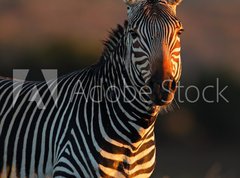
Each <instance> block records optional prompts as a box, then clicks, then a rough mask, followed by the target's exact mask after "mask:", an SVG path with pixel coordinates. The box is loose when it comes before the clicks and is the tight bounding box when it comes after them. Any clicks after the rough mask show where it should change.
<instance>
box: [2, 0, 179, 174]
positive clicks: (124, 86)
mask: <svg viewBox="0 0 240 178" xmlns="http://www.w3.org/2000/svg"><path fill="white" fill-rule="evenodd" d="M127 3H128V5H129V6H131V7H130V8H131V9H132V13H133V12H134V11H136V9H140V10H142V11H143V12H142V15H144V13H146V14H145V15H146V17H147V16H148V15H149V14H147V13H149V12H147V11H151V9H153V11H156V12H158V11H161V14H163V15H169V14H171V13H172V15H171V18H170V19H172V21H173V22H174V25H176V24H178V25H179V21H178V20H177V19H176V17H175V16H174V15H173V14H174V10H173V9H171V8H170V6H169V3H168V2H167V1H139V2H133V1H129V2H127ZM129 3H130V4H129ZM148 6H149V7H150V8H149V9H150V10H149V9H147V8H146V7H148ZM155 6H156V7H155ZM155 8H156V10H155ZM145 11H146V12H145ZM165 11H166V12H165ZM138 13H139V12H138ZM168 13H169V14H168ZM133 14H134V13H133ZM140 14H141V13H140ZM144 17H145V16H144ZM144 17H141V16H140V17H138V18H140V19H144ZM134 18H136V19H137V17H136V16H130V15H129V19H128V20H129V22H126V23H125V24H124V26H118V28H117V30H116V31H114V32H113V34H112V35H111V37H110V38H109V40H108V41H107V42H106V47H105V50H104V52H103V55H102V57H101V59H100V61H99V62H98V63H97V64H96V65H93V66H90V67H88V68H86V69H83V70H81V71H77V72H74V73H71V74H69V75H66V76H63V77H60V78H58V79H57V80H51V81H46V82H24V84H23V82H22V81H15V80H13V81H12V80H4V79H0V171H1V172H0V177H1V178H2V177H84V178H88V177H89V178H92V177H150V175H151V174H152V172H153V170H154V165H155V157H156V148H155V143H154V123H155V121H156V118H157V115H158V113H159V111H160V110H161V109H162V108H164V107H165V104H164V103H166V105H167V104H168V101H167V99H168V97H171V96H170V94H172V93H174V92H175V90H174V91H173V92H171V93H170V94H168V95H166V97H165V93H161V97H162V100H161V101H159V103H158V102H157V100H158V99H157V97H158V93H157V94H156V95H157V96H155V94H154V95H153V94H150V93H149V88H150V89H153V93H154V92H155V90H156V92H159V90H157V89H156V88H157V87H158V83H156V82H152V83H153V84H150V83H151V81H152V78H151V76H155V73H156V75H157V76H159V75H161V76H163V75H164V76H165V73H164V72H161V74H160V73H158V72H155V70H156V69H154V67H155V65H154V67H151V69H150V68H149V67H150V62H151V61H150V62H149V60H148V61H146V59H145V58H146V52H144V51H141V50H140V48H142V49H144V50H145V51H148V52H149V53H153V52H152V51H150V50H151V49H150V48H149V49H147V48H144V47H143V46H144V45H147V44H146V41H143V42H142V47H141V43H140V40H139V41H138V40H137V39H135V34H133V33H136V32H133V28H134V30H135V29H136V28H135V27H133V26H134V22H136V24H137V23H138V25H139V26H141V24H139V23H140V20H139V19H138V20H136V19H135V20H134ZM158 18H160V16H159V17H158ZM173 19H174V20H175V21H174V20H173ZM146 21H147V20H146ZM147 22H148V23H149V21H147ZM150 23H153V22H150ZM155 23H156V22H155ZM158 25H160V24H158ZM169 26H170V25H169ZM158 28H159V27H158ZM168 28H170V27H168ZM172 28H176V27H175V26H174V27H172ZM160 29H161V28H160ZM142 30H143V29H142ZM143 31H144V30H143ZM149 32H151V31H149ZM138 33H139V34H140V32H138ZM139 34H138V35H139ZM138 35H136V36H138ZM147 35H148V34H147ZM154 35H156V36H158V35H159V34H153V35H152V36H151V38H152V37H153V36H154ZM139 36H140V35H139ZM160 36H161V35H160ZM136 38H137V37H136ZM156 38H157V37H156ZM156 38H154V39H152V41H153V43H154V44H151V45H152V46H155V47H156V46H157V45H160V46H163V42H162V41H161V40H160V43H158V41H159V40H158V39H156ZM168 38H169V37H168ZM178 40H179V38H178V37H177V36H176V37H171V40H169V41H166V42H165V41H164V44H169V45H171V46H172V47H171V48H172V49H171V52H172V53H173V54H172V56H175V58H180V55H179V54H178V53H179V51H178V48H180V46H179V41H178ZM147 41H149V39H148V40H147ZM148 45H150V44H148ZM143 54H145V55H143ZM155 55H157V54H155ZM161 56H163V55H161ZM176 56H177V57H176ZM178 56H179V57H178ZM144 57H145V58H144ZM148 57H149V56H148ZM149 58H151V56H150V57H149ZM152 60H153V59H152ZM156 64H158V63H156ZM177 65H179V64H178V63H177ZM161 66H162V65H161ZM165 68H166V66H165ZM172 68H174V67H172ZM172 70H173V69H172ZM172 70H171V75H172V74H174V76H173V77H174V78H175V79H174V80H176V81H178V80H179V79H178V77H179V75H180V69H179V67H175V69H174V70H175V72H172ZM149 71H150V72H149ZM167 73H169V71H168V70H167ZM157 79H158V78H157ZM169 87H170V88H174V87H173V84H172V83H171V86H169ZM19 88H21V91H19V93H18V95H17V97H16V96H14V95H13V93H14V90H18V89H19ZM50 89H51V90H50ZM116 89H117V91H116ZM56 90H57V91H58V95H57V100H54V98H53V97H52V91H53V92H54V91H56ZM140 93H141V94H140ZM38 96H41V100H39V98H37V97H38ZM32 98H35V100H32ZM36 99H38V100H36ZM34 101H35V102H34ZM41 106H43V107H41Z"/></svg>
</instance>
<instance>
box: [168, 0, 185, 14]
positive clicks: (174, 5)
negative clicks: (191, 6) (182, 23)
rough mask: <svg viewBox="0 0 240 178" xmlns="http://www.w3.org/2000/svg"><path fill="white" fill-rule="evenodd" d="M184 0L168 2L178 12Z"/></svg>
mask: <svg viewBox="0 0 240 178" xmlns="http://www.w3.org/2000/svg"><path fill="white" fill-rule="evenodd" d="M182 1H183V0H167V2H168V4H169V5H170V6H171V7H172V9H173V11H174V13H175V14H176V9H177V6H178V5H179V4H181V2H182Z"/></svg>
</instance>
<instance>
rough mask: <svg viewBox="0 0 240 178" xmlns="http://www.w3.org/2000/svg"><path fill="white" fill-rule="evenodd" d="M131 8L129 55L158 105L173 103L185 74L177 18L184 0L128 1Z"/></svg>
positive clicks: (129, 13) (179, 25) (181, 28)
mask: <svg viewBox="0 0 240 178" xmlns="http://www.w3.org/2000/svg"><path fill="white" fill-rule="evenodd" d="M125 3H126V4H127V8H128V32H127V33H128V35H127V36H128V43H127V46H128V47H127V48H128V55H129V57H127V60H129V63H130V65H132V66H134V68H135V70H136V72H138V74H139V75H140V77H141V78H142V80H143V81H144V83H145V84H146V85H148V86H149V87H150V88H151V90H152V95H151V99H152V100H153V102H154V103H155V104H156V105H166V104H169V103H171V101H172V100H173V98H174V93H175V91H176V88H177V83H178V81H179V80H180V75H181V57H180V49H181V48H180V37H179V35H180V34H181V33H182V31H183V26H182V24H181V22H180V21H179V19H178V18H177V17H176V7H177V5H178V4H179V3H180V0H125Z"/></svg>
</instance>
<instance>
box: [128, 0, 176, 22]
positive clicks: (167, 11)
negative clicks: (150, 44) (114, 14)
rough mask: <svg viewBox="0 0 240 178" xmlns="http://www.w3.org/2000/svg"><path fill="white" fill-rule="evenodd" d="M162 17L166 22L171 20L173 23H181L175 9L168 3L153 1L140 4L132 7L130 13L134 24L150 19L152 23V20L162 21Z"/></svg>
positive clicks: (129, 16)
mask: <svg viewBox="0 0 240 178" xmlns="http://www.w3.org/2000/svg"><path fill="white" fill-rule="evenodd" d="M157 2H159V1H157ZM161 2H162V1H161ZM162 19H163V20H164V22H167V21H169V20H170V21H171V22H173V23H176V24H178V23H179V20H178V18H177V16H176V13H175V11H174V9H173V8H172V7H171V6H169V5H167V4H166V3H153V2H152V1H151V2H148V3H145V4H138V5H137V6H135V7H133V8H132V11H131V13H130V14H129V15H128V20H129V22H130V24H132V25H133V24H134V23H137V24H138V23H139V21H143V20H144V21H145V22H147V21H148V20H149V21H151V23H152V22H153V21H152V20H154V21H155V22H160V21H161V20H162ZM161 23H162V22H161Z"/></svg>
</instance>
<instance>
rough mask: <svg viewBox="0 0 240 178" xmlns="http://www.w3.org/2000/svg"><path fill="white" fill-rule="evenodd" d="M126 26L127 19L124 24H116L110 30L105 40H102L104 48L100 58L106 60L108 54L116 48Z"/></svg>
mask: <svg viewBox="0 0 240 178" xmlns="http://www.w3.org/2000/svg"><path fill="white" fill-rule="evenodd" d="M127 27H128V21H125V22H124V26H122V25H119V24H118V25H117V28H116V29H112V30H111V32H109V36H108V38H107V40H104V41H103V44H104V50H103V53H102V56H101V60H106V59H107V58H108V57H110V54H111V53H112V52H113V51H115V50H116V48H117V47H118V45H119V43H120V42H121V40H122V39H123V37H124V34H125V31H126V29H127ZM101 60H100V61H101Z"/></svg>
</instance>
